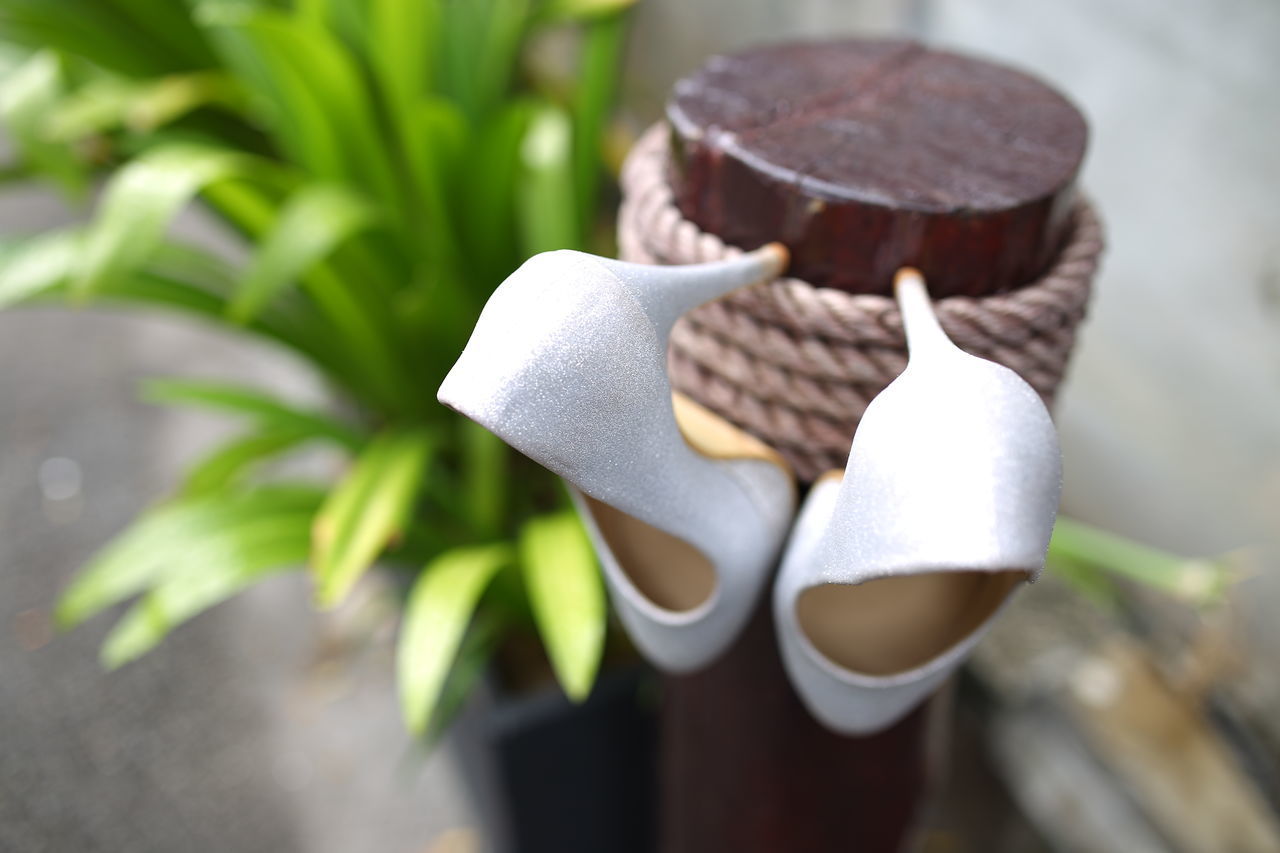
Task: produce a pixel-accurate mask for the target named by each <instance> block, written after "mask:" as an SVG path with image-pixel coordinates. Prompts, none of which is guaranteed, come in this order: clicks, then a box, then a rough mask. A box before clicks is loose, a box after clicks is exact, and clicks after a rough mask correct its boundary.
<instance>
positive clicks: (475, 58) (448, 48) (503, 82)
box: [440, 0, 529, 122]
mask: <svg viewBox="0 0 1280 853" xmlns="http://www.w3.org/2000/svg"><path fill="white" fill-rule="evenodd" d="M441 11H442V14H443V20H442V27H443V30H444V32H445V33H447V34H448V35H447V36H446V37H443V38H442V39H441V40H440V50H441V55H442V60H443V61H442V63H441V67H440V71H441V74H440V78H441V79H440V85H441V89H442V90H443V91H444V93H445V94H446V95H447V96H448V97H450V98H451V99H452V100H454V101H456V102H457V104H458V106H459V107H461V108H462V111H463V113H464V114H466V116H467V118H468V119H470V120H471V121H472V122H482V121H484V120H485V119H486V118H487V117H488V116H489V115H490V114H491V113H492V112H493V110H494V109H495V108H496V107H497V105H498V104H499V103H500V102H501V100H502V96H503V94H504V93H505V92H506V90H507V87H508V85H509V84H510V81H511V77H512V72H513V70H514V68H515V64H516V59H517V57H518V56H519V52H520V46H521V40H522V38H523V36H524V34H525V32H526V28H527V26H528V24H529V0H471V2H466V3H445V4H443V6H442V7H441Z"/></svg>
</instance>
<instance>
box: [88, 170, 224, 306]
mask: <svg viewBox="0 0 1280 853" xmlns="http://www.w3.org/2000/svg"><path fill="white" fill-rule="evenodd" d="M249 162H250V161H249V159H248V158H246V157H244V156H243V155H241V154H238V153H236V152H234V151H230V150H227V149H220V148H211V147H206V146H197V145H169V146H165V147H163V148H157V149H154V150H152V151H149V152H147V153H145V154H143V155H142V156H140V157H138V158H137V159H135V160H133V161H132V162H131V163H129V164H128V165H126V166H125V167H124V168H123V169H121V170H120V171H119V172H118V173H116V175H115V177H114V178H112V180H111V182H110V184H108V186H107V189H106V193H105V197H104V199H103V202H102V205H101V207H100V209H99V211H98V214H97V216H96V218H95V220H94V222H93V224H92V225H91V226H90V227H89V231H88V233H87V235H86V238H85V246H84V253H83V256H82V258H81V262H80V264H79V265H78V268H77V270H76V275H75V278H74V280H73V282H72V291H73V292H74V293H77V294H79V295H81V296H83V295H86V294H89V293H91V292H92V291H94V290H95V289H97V288H100V287H101V286H102V284H103V282H106V281H110V280H111V279H114V278H121V277H126V276H128V275H130V274H132V273H133V272H135V271H136V270H137V269H138V268H139V267H140V266H141V265H142V264H144V263H145V262H146V261H147V260H148V259H150V257H151V256H152V254H153V253H154V252H155V250H156V248H157V247H158V246H159V245H160V242H161V240H162V239H163V238H164V234H165V231H166V230H167V229H168V227H169V224H170V222H171V221H172V220H173V218H174V216H176V215H177V214H178V211H179V210H181V209H182V207H183V206H184V205H185V204H186V203H187V202H189V201H190V200H191V199H192V198H193V197H194V196H195V194H196V193H197V192H199V191H200V189H201V188H202V187H204V186H205V185H206V184H208V183H210V182H213V181H217V180H221V179H224V178H227V177H230V176H232V175H235V174H237V173H243V172H245V171H246V170H248V169H249V168H250V166H249Z"/></svg>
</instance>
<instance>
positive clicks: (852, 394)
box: [618, 125, 1103, 481]
mask: <svg viewBox="0 0 1280 853" xmlns="http://www.w3.org/2000/svg"><path fill="white" fill-rule="evenodd" d="M668 157H669V151H668V144H667V138H666V131H665V128H664V127H663V126H662V125H656V126H654V127H652V128H650V129H649V130H648V131H647V132H646V133H645V134H644V136H643V137H642V138H641V139H640V141H639V142H637V143H636V146H635V148H633V149H632V151H631V154H630V155H629V156H628V157H627V162H626V164H625V165H624V167H623V172H622V189H623V202H622V207H621V210H620V211H619V214H618V245H619V249H620V254H621V256H622V257H623V258H624V259H626V260H629V261H635V262H638V263H649V264H688V263H700V262H704V261H714V260H720V259H723V258H727V257H732V256H733V255H736V254H739V253H740V252H741V250H740V249H738V248H736V247H733V246H728V245H726V244H725V243H724V242H723V241H722V240H720V239H719V238H718V237H716V236H715V235H714V234H708V233H705V232H703V231H701V230H699V228H698V227H697V226H696V225H694V224H693V223H692V222H689V221H688V220H686V219H685V218H684V217H683V216H682V215H681V214H680V211H679V210H678V209H677V208H676V206H675V203H674V200H673V197H672V193H671V188H670V186H669V185H668V184H667V178H666V175H667V160H668ZM1102 249H1103V235H1102V227H1101V224H1100V223H1099V221H1098V217H1097V215H1096V214H1095V213H1094V210H1093V208H1092V207H1091V206H1090V205H1089V204H1088V203H1086V202H1083V201H1081V202H1080V203H1079V204H1078V205H1077V208H1076V211H1075V224H1074V228H1073V232H1072V236H1071V239H1070V240H1069V241H1068V244H1067V246H1066V247H1065V248H1064V249H1063V250H1062V252H1061V253H1060V255H1059V257H1058V260H1057V261H1056V263H1055V264H1054V266H1053V267H1052V268H1051V269H1050V270H1049V271H1048V272H1047V273H1045V275H1043V276H1042V277H1041V278H1040V279H1039V280H1038V281H1035V282H1033V283H1031V284H1029V285H1027V286H1025V287H1023V288H1020V289H1018V290H1015V291H1012V292H1010V293H1003V294H998V295H995V296H986V297H979V298H974V297H967V296H953V297H948V298H946V299H942V300H939V301H938V302H937V303H935V308H936V310H937V314H938V320H939V322H940V323H941V324H942V327H943V329H945V330H946V332H947V334H948V335H949V336H950V337H951V339H952V340H953V341H955V342H956V344H957V345H958V346H960V347H961V348H962V349H964V350H966V351H968V352H970V353H973V354H974V355H977V356H981V357H982V358H988V359H991V360H992V361H995V362H998V363H1000V364H1003V365H1005V366H1006V367H1009V368H1011V369H1012V370H1014V371H1015V372H1017V373H1018V374H1019V375H1020V376H1022V378H1023V379H1025V380H1026V381H1027V382H1028V383H1030V384H1031V386H1032V387H1033V388H1035V389H1036V391H1037V392H1038V393H1039V394H1040V395H1041V397H1042V398H1043V399H1044V400H1045V402H1046V404H1051V403H1052V401H1053V395H1054V393H1055V392H1056V391H1057V388H1058V385H1059V383H1060V382H1061V381H1062V376H1063V373H1064V372H1065V371H1066V367H1067V361H1068V359H1069V358H1070V355H1071V349H1072V346H1073V344H1074V343H1075V335H1076V327H1077V326H1078V325H1079V323H1080V321H1081V320H1082V319H1083V318H1084V314H1085V308H1086V305H1087V303H1088V300H1089V291H1090V285H1091V282H1092V279H1093V275H1094V272H1095V271H1096V270H1097V266H1098V258H1099V256H1100V255H1101V253H1102ZM668 355H669V359H668V366H669V372H670V375H671V383H672V386H673V387H674V388H675V389H677V390H679V391H682V392H684V393H685V394H688V395H689V396H690V397H692V398H693V399H695V400H697V401H699V402H700V403H702V404H703V405H704V406H706V407H707V408H709V409H711V410H712V411H714V412H716V413H717V414H719V415H720V416H721V417H724V418H726V419H727V420H729V421H730V422H732V423H734V424H736V425H737V426H738V427H740V428H741V429H744V430H746V431H747V432H749V433H751V434H753V435H755V436H756V437H758V438H760V439H761V440H763V441H765V442H767V443H768V444H770V445H772V446H773V447H775V448H776V449H777V450H778V451H779V452H780V453H781V454H782V455H783V456H784V457H786V458H787V460H788V461H789V462H790V463H791V464H792V465H793V466H794V468H795V470H796V474H797V476H799V477H800V479H802V480H806V481H810V480H813V479H815V478H817V477H818V476H820V475H821V474H822V473H823V472H824V471H828V470H831V469H833V468H843V467H844V463H845V459H846V457H847V456H848V454H849V443H850V441H851V440H852V437H853V432H854V429H855V428H856V427H857V425H858V421H859V419H860V418H861V417H862V413H863V412H864V411H865V410H866V407H867V404H868V403H870V402H871V400H872V398H874V397H875V396H876V395H877V394H878V393H880V391H881V390H883V389H884V387H885V386H886V385H888V384H889V383H890V382H892V381H893V379H894V378H895V377H896V376H897V375H898V374H899V373H901V372H902V369H903V368H904V367H906V362H907V353H906V339H905V337H904V335H903V331H902V318H901V317H900V316H899V314H898V308H897V305H896V304H895V303H894V301H893V300H892V299H890V298H889V297H886V296H878V295H871V294H850V293H845V292H844V291H840V290H834V289H831V288H821V287H814V286H813V285H811V284H808V283H806V282H804V281H801V280H799V279H794V278H783V279H778V280H777V281H774V282H772V283H770V284H768V285H765V286H763V287H755V288H750V289H749V290H746V291H741V292H739V293H735V294H731V295H730V296H728V297H725V298H724V299H720V300H717V301H716V302H713V303H710V304H708V305H704V306H702V307H701V308H698V309H696V310H695V311H692V312H690V313H689V314H688V315H686V316H685V317H684V318H683V319H682V320H681V321H680V322H679V323H678V324H677V325H676V328H675V330H674V331H673V332H672V335H671V348H670V351H669V353H668Z"/></svg>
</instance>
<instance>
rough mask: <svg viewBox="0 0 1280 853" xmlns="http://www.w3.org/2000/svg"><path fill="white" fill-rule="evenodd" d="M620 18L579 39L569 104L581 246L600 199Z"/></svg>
mask: <svg viewBox="0 0 1280 853" xmlns="http://www.w3.org/2000/svg"><path fill="white" fill-rule="evenodd" d="M623 24H624V21H623V19H622V16H621V15H610V16H607V17H603V18H601V19H599V20H594V21H592V22H591V23H590V24H588V25H587V28H586V32H584V33H583V37H582V59H581V61H580V63H579V68H578V77H579V83H578V89H577V93H576V95H575V97H574V104H573V178H574V186H575V189H576V190H577V205H578V216H579V222H578V228H579V232H580V233H581V234H582V240H583V242H584V244H585V242H586V240H587V238H588V237H589V236H590V234H591V228H592V226H593V225H594V224H595V214H596V204H597V199H598V198H599V195H600V173H601V172H602V171H603V169H602V166H601V162H600V161H601V151H602V149H603V135H604V130H605V126H606V123H607V122H608V119H609V111H610V108H611V106H612V104H613V102H614V100H615V98H616V95H617V87H618V74H619V73H620V71H621V53H622V45H623V40H624V38H625V36H626V28H625V27H624V26H623Z"/></svg>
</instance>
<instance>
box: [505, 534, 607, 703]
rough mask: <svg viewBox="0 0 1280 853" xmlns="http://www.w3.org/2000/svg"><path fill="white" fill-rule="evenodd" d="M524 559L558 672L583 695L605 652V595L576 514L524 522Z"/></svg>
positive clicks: (573, 692)
mask: <svg viewBox="0 0 1280 853" xmlns="http://www.w3.org/2000/svg"><path fill="white" fill-rule="evenodd" d="M520 563H521V568H522V570H523V572H524V578H525V585H526V586H527V587H528V590H529V601H530V604H532V606H533V615H534V619H535V621H536V622H537V624H538V631H539V633H540V634H541V635H542V642H543V644H544V645H545V646H546V648H547V655H548V657H550V659H551V665H552V667H553V668H554V669H555V672H556V677H557V678H558V679H559V680H560V685H561V686H562V687H563V688H564V692H565V693H566V694H567V695H568V696H569V698H571V699H573V700H575V701H582V700H583V699H585V698H586V697H587V694H588V693H590V692H591V685H592V683H593V682H594V681H595V677H596V672H597V670H598V669H599V668H600V658H601V655H602V654H603V652H604V636H605V598H604V586H603V583H602V581H601V579H600V571H599V569H597V568H596V559H595V552H594V551H593V550H592V548H591V543H590V541H589V540H588V539H587V535H586V532H585V531H584V530H583V529H582V524H581V523H580V522H579V521H578V518H577V516H576V515H574V514H573V513H571V512H561V513H557V514H555V515H545V516H540V517H538V518H534V519H532V520H531V521H528V522H526V524H525V525H524V527H523V528H522V529H521V531H520Z"/></svg>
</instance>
